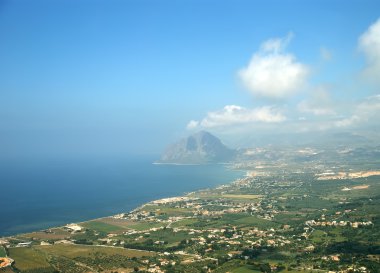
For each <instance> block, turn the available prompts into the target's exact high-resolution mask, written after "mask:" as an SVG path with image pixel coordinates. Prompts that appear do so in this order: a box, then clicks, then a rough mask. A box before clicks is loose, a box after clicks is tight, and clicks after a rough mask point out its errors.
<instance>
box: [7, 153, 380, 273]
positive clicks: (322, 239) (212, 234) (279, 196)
mask: <svg viewBox="0 0 380 273" xmlns="http://www.w3.org/2000/svg"><path fill="white" fill-rule="evenodd" d="M360 149H361V150H360V154H352V153H351V154H348V155H347V154H344V153H340V150H336V153H333V152H332V151H331V149H326V150H328V152H327V153H326V152H325V153H323V152H321V151H319V150H317V149H314V150H312V151H313V152H312V153H311V152H310V154H309V155H308V156H305V153H304V152H302V153H298V152H297V150H294V149H285V150H278V149H276V150H275V151H269V150H267V151H265V150H263V149H261V150H257V151H256V152H255V151H253V152H251V153H250V154H251V155H252V156H251V157H249V158H245V159H244V160H243V159H242V160H241V161H239V162H236V163H235V164H234V165H233V167H235V168H237V169H241V170H246V171H247V176H245V177H242V178H241V179H238V180H236V181H233V182H232V183H231V184H227V185H221V186H219V187H217V188H214V189H205V190H200V191H197V192H193V193H189V194H187V195H185V196H182V197H174V198H166V199H162V200H157V201H153V202H150V203H148V204H146V205H144V206H142V207H140V208H137V209H135V210H134V211H132V212H126V213H123V214H119V215H115V216H111V217H106V218H102V219H96V220H93V221H88V222H83V223H78V224H71V225H67V226H65V227H57V228H52V229H48V230H44V231H39V232H34V233H29V234H22V235H18V236H13V237H8V238H2V239H1V243H2V245H3V246H4V247H5V249H4V251H3V252H2V249H1V248H0V254H2V255H8V256H9V257H10V258H12V259H13V260H14V261H15V262H14V263H13V264H12V267H7V268H4V269H2V270H7V271H4V272H11V271H13V270H14V271H15V272H133V271H139V272H234V273H249V272H251V273H252V272H253V273H254V272H329V271H333V272H380V266H379V261H380V229H379V225H380V218H379V214H380V176H379V169H377V168H378V167H379V166H380V157H379V155H380V152H379V148H378V147H377V148H376V147H375V148H374V147H370V148H367V150H365V149H364V148H360ZM363 149H364V151H363ZM305 150H306V151H310V150H311V148H304V149H302V151H305ZM365 151H367V152H368V153H366V152H365ZM279 155H280V156H279ZM376 167H377V168H376ZM343 174H344V175H343ZM5 250H6V252H5ZM0 272H1V271H0Z"/></svg>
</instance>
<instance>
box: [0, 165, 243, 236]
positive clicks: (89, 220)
mask: <svg viewBox="0 0 380 273" xmlns="http://www.w3.org/2000/svg"><path fill="white" fill-rule="evenodd" d="M152 164H154V165H178V166H201V165H205V164H177V163H156V162H153V163H152ZM219 164H221V165H226V166H224V167H225V169H226V170H229V171H238V172H244V171H242V170H238V169H236V170H234V169H232V168H228V167H227V166H228V165H233V164H229V163H219ZM209 165H214V164H209ZM244 173H245V172H244ZM244 176H245V174H242V176H239V177H238V178H235V179H233V180H231V181H229V182H227V183H223V184H218V185H214V186H211V187H206V188H198V189H195V190H193V191H191V192H183V193H181V194H179V195H176V196H165V197H162V198H159V199H154V200H150V201H148V202H145V203H143V204H141V205H138V206H136V207H134V208H133V209H130V210H128V211H124V212H119V213H116V214H111V215H106V216H102V217H96V218H91V219H87V220H82V221H78V222H75V221H73V222H66V223H65V224H63V225H57V226H51V227H47V228H42V229H35V230H32V231H29V232H21V233H15V234H11V235H5V236H0V239H6V238H13V237H16V236H23V235H27V234H32V233H35V232H43V231H45V230H49V229H54V228H64V227H66V226H67V225H70V224H82V223H86V222H91V221H96V220H101V219H105V218H109V217H113V216H116V215H120V214H128V213H132V212H134V211H136V210H139V209H141V208H143V207H144V206H146V205H149V204H153V203H154V202H160V201H163V200H165V199H170V198H182V197H186V196H189V195H190V194H194V193H196V192H199V191H201V190H205V189H216V188H218V187H220V186H222V185H228V184H232V183H234V182H235V181H236V180H237V179H240V178H241V177H244Z"/></svg>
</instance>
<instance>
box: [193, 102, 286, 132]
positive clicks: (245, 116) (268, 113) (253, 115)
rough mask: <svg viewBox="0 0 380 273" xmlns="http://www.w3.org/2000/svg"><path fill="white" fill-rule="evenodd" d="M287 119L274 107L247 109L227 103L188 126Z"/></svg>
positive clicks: (216, 125)
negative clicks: (220, 108)
mask: <svg viewBox="0 0 380 273" xmlns="http://www.w3.org/2000/svg"><path fill="white" fill-rule="evenodd" d="M285 120H286V117H285V116H284V115H283V114H282V113H281V112H280V111H279V110H278V109H276V108H274V107H270V106H263V107H258V108H254V109H247V108H244V107H241V106H237V105H226V106H225V107H224V108H223V109H222V110H219V111H215V112H209V113H208V114H207V116H206V117H205V118H204V119H202V120H201V121H200V122H198V121H194V120H192V121H190V122H189V124H188V126H187V127H188V128H194V125H196V126H198V125H199V126H201V127H204V128H212V127H223V126H233V125H238V124H247V123H258V122H259V123H260V122H261V123H278V122H282V121H285ZM189 125H190V126H189Z"/></svg>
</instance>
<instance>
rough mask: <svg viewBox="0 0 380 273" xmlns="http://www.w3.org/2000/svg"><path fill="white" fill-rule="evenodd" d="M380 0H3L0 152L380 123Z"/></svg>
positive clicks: (156, 144) (49, 151) (120, 146)
mask: <svg viewBox="0 0 380 273" xmlns="http://www.w3.org/2000/svg"><path fill="white" fill-rule="evenodd" d="M379 118H380V2H379V1H377V0H376V1H367V0H360V1H359V0H358V1H355V0H351V1H341V0H339V1H337V0H329V1H324V0H320V1H295V0H283V1H243V0H234V1H232V0H231V1H223V0H219V1H214V0H184V1H174V0H172V1H169V0H167V1H165V0H155V1H154V0H150V1H148V0H125V1H121V0H120V1H116V0H107V1H106V0H104V1H99V0H91V1H90V0H54V1H51V0H45V1H42V0H33V1H27V0H24V1H23V0H0V155H1V157H16V158H17V157H20V156H31V157H36V156H87V155H90V156H95V155H96V156H115V155H118V156H122V155H134V154H157V153H160V152H161V151H162V150H164V148H165V146H166V145H167V144H169V143H171V142H173V141H175V140H176V139H178V138H179V137H182V136H185V135H187V134H191V133H193V132H195V131H198V130H208V131H210V132H212V133H214V134H216V135H217V136H221V137H222V139H223V140H225V141H227V142H229V143H231V145H235V146H238V145H240V144H239V141H240V140H241V139H243V138H244V137H245V136H252V135H255V136H256V135H263V136H265V135H276V134H283V133H284V134H285V133H294V134H298V133H299V134H302V133H305V132H310V133H314V132H340V131H342V132H354V133H359V134H360V133H368V132H375V133H376V132H379V130H378V129H377V128H380V126H379V125H380V124H379V123H380V121H379V120H380V119H379Z"/></svg>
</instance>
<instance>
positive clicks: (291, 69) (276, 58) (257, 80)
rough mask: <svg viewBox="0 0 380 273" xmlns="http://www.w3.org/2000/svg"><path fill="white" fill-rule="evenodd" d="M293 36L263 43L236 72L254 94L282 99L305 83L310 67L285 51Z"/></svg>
mask: <svg viewBox="0 0 380 273" xmlns="http://www.w3.org/2000/svg"><path fill="white" fill-rule="evenodd" d="M291 38H292V35H291V34H290V35H288V36H287V37H286V38H284V39H270V40H268V41H266V42H264V43H263V44H262V45H261V47H260V50H259V51H258V52H256V53H255V54H254V55H253V57H252V59H251V60H250V62H249V64H248V66H247V67H245V68H243V69H241V70H240V71H239V72H238V76H239V78H240V79H241V81H242V83H243V84H244V86H245V87H246V88H247V89H248V90H249V91H250V92H251V93H252V94H254V95H255V96H259V97H265V98H271V99H283V98H286V97H289V96H290V95H293V94H294V93H295V92H297V91H299V90H300V89H301V88H302V87H303V86H304V85H305V83H306V80H307V77H308V75H309V68H308V67H307V66H306V65H304V64H302V63H300V62H297V60H296V57H295V56H293V55H292V54H290V53H285V52H284V50H285V48H286V46H287V44H288V43H289V42H290V40H291Z"/></svg>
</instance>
